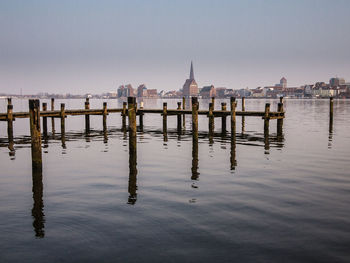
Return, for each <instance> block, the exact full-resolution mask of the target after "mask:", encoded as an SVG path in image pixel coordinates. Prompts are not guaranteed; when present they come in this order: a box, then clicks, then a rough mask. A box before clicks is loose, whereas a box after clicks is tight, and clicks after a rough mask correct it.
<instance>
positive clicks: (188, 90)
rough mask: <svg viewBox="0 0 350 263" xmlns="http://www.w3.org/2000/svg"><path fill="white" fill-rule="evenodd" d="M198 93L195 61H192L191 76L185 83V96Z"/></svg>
mask: <svg viewBox="0 0 350 263" xmlns="http://www.w3.org/2000/svg"><path fill="white" fill-rule="evenodd" d="M197 95H198V85H197V82H196V81H195V79H194V72H193V63H192V61H191V70H190V77H189V78H188V79H186V81H185V84H184V85H183V96H185V97H190V96H197Z"/></svg>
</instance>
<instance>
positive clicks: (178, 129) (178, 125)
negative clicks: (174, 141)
mask: <svg viewBox="0 0 350 263" xmlns="http://www.w3.org/2000/svg"><path fill="white" fill-rule="evenodd" d="M177 110H181V102H180V101H179V102H178V103H177ZM177 131H178V132H181V114H177Z"/></svg>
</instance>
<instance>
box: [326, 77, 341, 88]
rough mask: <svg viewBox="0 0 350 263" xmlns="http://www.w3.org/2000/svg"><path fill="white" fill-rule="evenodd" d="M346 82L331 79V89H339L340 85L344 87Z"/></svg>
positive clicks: (339, 79)
mask: <svg viewBox="0 0 350 263" xmlns="http://www.w3.org/2000/svg"><path fill="white" fill-rule="evenodd" d="M344 84H345V80H344V79H343V78H331V79H330V80H329V85H330V86H331V87H338V86H339V85H344Z"/></svg>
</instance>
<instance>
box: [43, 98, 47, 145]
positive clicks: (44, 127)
mask: <svg viewBox="0 0 350 263" xmlns="http://www.w3.org/2000/svg"><path fill="white" fill-rule="evenodd" d="M43 111H47V103H46V102H44V103H43ZM43 135H44V137H45V138H46V137H47V117H43Z"/></svg>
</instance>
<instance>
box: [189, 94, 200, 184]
mask: <svg viewBox="0 0 350 263" xmlns="http://www.w3.org/2000/svg"><path fill="white" fill-rule="evenodd" d="M198 109H199V104H198V98H197V97H192V168H191V172H192V176H191V179H192V180H198V176H199V173H198Z"/></svg>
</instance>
